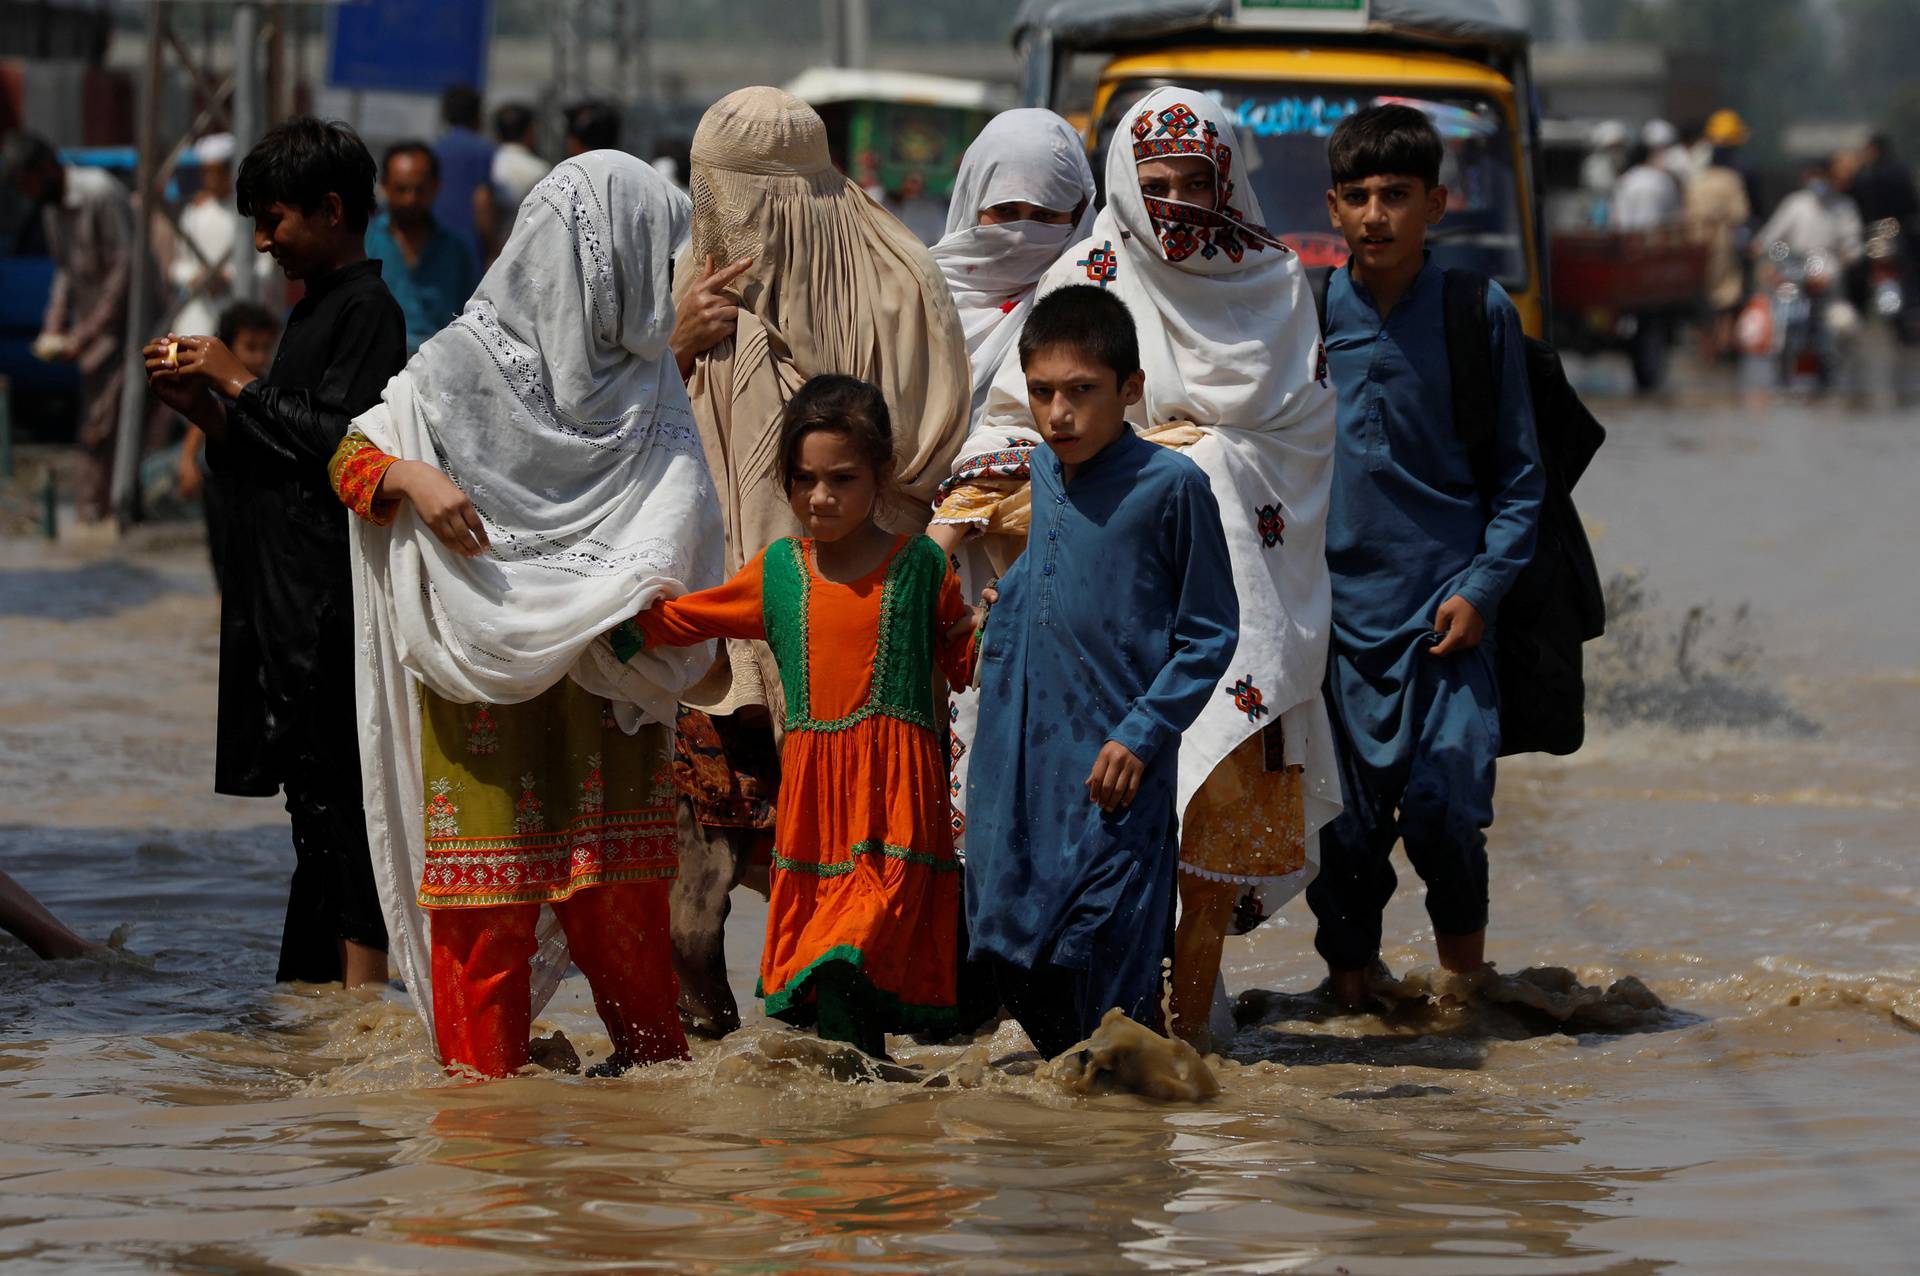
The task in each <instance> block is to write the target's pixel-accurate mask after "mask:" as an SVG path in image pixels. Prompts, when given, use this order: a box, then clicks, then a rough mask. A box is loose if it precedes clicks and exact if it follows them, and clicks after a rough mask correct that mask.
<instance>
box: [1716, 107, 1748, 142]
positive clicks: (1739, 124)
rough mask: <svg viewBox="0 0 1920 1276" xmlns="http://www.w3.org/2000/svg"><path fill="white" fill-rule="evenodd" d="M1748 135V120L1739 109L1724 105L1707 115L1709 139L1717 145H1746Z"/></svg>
mask: <svg viewBox="0 0 1920 1276" xmlns="http://www.w3.org/2000/svg"><path fill="white" fill-rule="evenodd" d="M1747 136H1748V134H1747V122H1746V121H1745V120H1743V119H1741V118H1740V113H1739V112H1738V111H1730V110H1728V109H1726V108H1725V107H1722V108H1721V109H1720V110H1717V111H1715V112H1714V113H1713V114H1712V115H1709V116H1708V117H1707V140H1708V141H1709V142H1712V143H1713V144H1714V145H1715V146H1745V145H1746V144H1747Z"/></svg>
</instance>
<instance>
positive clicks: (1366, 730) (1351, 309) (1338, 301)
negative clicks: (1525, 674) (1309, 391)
mask: <svg viewBox="0 0 1920 1276" xmlns="http://www.w3.org/2000/svg"><path fill="white" fill-rule="evenodd" d="M1442 277H1443V272H1442V271H1441V269H1440V268H1439V267H1438V266H1435V265H1433V264H1432V263H1431V262H1429V263H1428V264H1427V266H1426V267H1425V269H1423V270H1422V271H1421V272H1420V274H1419V275H1418V276H1417V277H1416V278H1415V280H1414V282H1413V286H1412V287H1411V288H1410V289H1408V291H1407V294H1406V296H1404V297H1402V298H1401V299H1400V302H1399V304H1397V305H1396V306H1394V308H1393V312H1392V313H1391V314H1390V315H1388V316H1387V318H1386V319H1384V320H1383V319H1381V317H1380V312H1379V311H1378V310H1377V309H1375V307H1374V304H1373V300H1372V298H1371V297H1369V296H1368V295H1367V293H1366V288H1365V286H1364V285H1362V284H1360V283H1358V282H1356V281H1355V280H1354V279H1353V277H1352V275H1351V273H1350V272H1348V271H1345V270H1336V271H1335V272H1334V273H1333V278H1332V280H1331V282H1330V283H1329V285H1328V288H1327V365H1328V371H1329V372H1330V373H1331V374H1332V376H1333V384H1334V387H1335V389H1336V390H1337V391H1338V394H1339V402H1340V409H1339V411H1340V415H1339V428H1338V433H1337V439H1336V444H1335V449H1334V461H1333V494H1332V503H1331V506H1330V509H1329V512H1328V516H1327V565H1328V567H1329V568H1330V570H1331V572H1332V576H1333V651H1332V656H1333V668H1334V670H1335V675H1336V676H1335V678H1334V679H1333V685H1334V691H1335V695H1336V697H1337V700H1338V707H1339V708H1340V710H1342V716H1343V718H1344V720H1345V722H1346V725H1347V728H1348V730H1349V731H1350V732H1351V733H1352V738H1353V745H1354V748H1355V750H1356V751H1357V752H1358V754H1359V755H1360V758H1361V760H1362V761H1363V762H1364V763H1365V765H1366V766H1367V767H1368V768H1369V769H1372V770H1377V771H1388V772H1391V771H1403V770H1404V768H1405V767H1406V766H1407V764H1408V762H1409V761H1410V759H1411V755H1412V752H1413V749H1414V746H1415V742H1416V741H1417V739H1418V737H1419V734H1420V732H1421V730H1422V720H1423V719H1424V718H1426V717H1428V716H1429V715H1430V713H1432V712H1433V711H1435V705H1436V702H1438V712H1440V713H1442V714H1449V715H1450V714H1454V713H1473V714H1483V713H1487V714H1490V713H1492V712H1493V711H1494V710H1495V709H1496V708H1497V701H1496V699H1495V692H1494V685H1495V684H1494V681H1493V661H1492V651H1491V646H1490V643H1489V644H1483V645H1482V646H1481V647H1479V648H1477V649H1475V650H1473V651H1469V652H1465V653H1462V654H1460V655H1458V656H1455V657H1452V658H1450V659H1448V660H1443V661H1442V660H1434V659H1432V658H1431V657H1429V656H1428V655H1427V649H1428V647H1429V646H1430V645H1431V642H1432V634H1433V619H1434V614H1435V613H1436V612H1437V611H1439V610H1440V604H1441V603H1443V602H1445V601H1446V600H1447V599H1448V598H1451V597H1452V596H1453V595H1455V594H1459V595H1460V596H1461V597H1463V598H1465V599H1466V600H1467V601H1468V602H1470V603H1472V604H1473V606H1474V609H1475V610H1476V611H1478V612H1479V613H1480V615H1481V616H1482V617H1483V618H1484V619H1485V620H1486V622H1487V625H1488V635H1487V636H1488V638H1489V640H1491V639H1492V637H1493V633H1494V625H1495V620H1496V617H1497V615H1498V613H1499V609H1500V600H1501V599H1503V598H1504V597H1506V594H1507V591H1508V590H1509V589H1510V588H1512V586H1513V582H1514V579H1515V578H1516V577H1518V576H1519V574H1520V571H1521V569H1522V568H1524V567H1525V566H1526V565H1527V562H1528V560H1530V559H1531V558H1532V557H1533V542H1534V533H1535V530H1536V529H1537V527H1538V525H1539V521H1540V502H1541V500H1542V498H1543V497H1544V496H1545V494H1546V480H1545V478H1544V476H1543V472H1542V470H1541V468H1540V451H1539V446H1538V444H1537V442H1536V440H1535V438H1534V432H1533V403H1532V400H1531V398H1530V397H1529V395H1528V392H1527V372H1526V351H1525V347H1524V345H1523V344H1522V338H1521V334H1520V318H1519V315H1518V314H1517V313H1516V312H1515V311H1514V308H1513V303H1512V302H1511V301H1509V300H1508V299H1507V294H1506V293H1505V292H1504V291H1502V290H1501V288H1500V286H1499V285H1498V284H1491V285H1489V287H1488V289H1487V320H1488V323H1489V325H1490V328H1491V337H1492V346H1493V363H1494V366H1495V368H1496V369H1497V370H1498V376H1499V379H1500V384H1499V387H1498V389H1497V391H1496V394H1495V399H1496V401H1497V402H1498V404H1499V419H1498V420H1497V421H1496V422H1495V425H1494V431H1493V466H1492V474H1493V490H1494V493H1495V495H1494V499H1493V502H1492V508H1491V510H1489V509H1488V507H1487V505H1486V503H1485V502H1484V501H1483V500H1482V497H1481V494H1480V490H1479V488H1478V487H1477V486H1476V484H1475V482H1474V474H1473V467H1472V465H1471V463H1470V462H1469V460H1468V457H1467V449H1466V448H1465V447H1464V446H1463V445H1462V444H1461V442H1460V438H1459V435H1458V433H1457V432H1456V431H1455V429H1454V424H1453V381H1452V377H1451V376H1450V375H1449V372H1448V366H1447V339H1446V325H1445V316H1444V314H1443V313H1442V304H1441V290H1442ZM1487 744H1488V745H1490V746H1491V747H1492V748H1493V750H1494V754H1497V753H1498V745H1499V740H1498V734H1497V728H1496V730H1495V732H1494V733H1493V735H1492V736H1491V737H1490V738H1489V739H1488V741H1487ZM1494 754H1489V755H1488V757H1487V759H1486V761H1487V762H1488V764H1489V765H1491V763H1492V761H1493V757H1494Z"/></svg>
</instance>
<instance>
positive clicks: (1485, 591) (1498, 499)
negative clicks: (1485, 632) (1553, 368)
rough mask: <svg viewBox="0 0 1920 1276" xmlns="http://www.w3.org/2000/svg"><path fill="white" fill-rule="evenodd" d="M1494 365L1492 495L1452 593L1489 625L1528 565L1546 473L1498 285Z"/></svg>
mask: <svg viewBox="0 0 1920 1276" xmlns="http://www.w3.org/2000/svg"><path fill="white" fill-rule="evenodd" d="M1487 319H1488V322H1489V323H1490V324H1491V325H1492V329H1493V331H1492V339H1493V340H1492V344H1493V357H1494V363H1495V365H1496V366H1497V367H1498V368H1499V370H1500V386H1499V412H1498V415H1497V416H1496V417H1495V419H1494V430H1493V491H1492V499H1491V501H1490V505H1491V515H1490V517H1489V518H1488V520H1487V531H1486V536H1485V538H1484V539H1483V540H1482V541H1481V549H1480V553H1479V554H1478V555H1477V556H1475V558H1474V560H1473V563H1472V564H1471V565H1470V566H1469V567H1468V568H1467V572H1466V574H1465V575H1464V576H1462V577H1461V578H1460V584H1459V586H1458V587H1457V588H1456V590H1455V592H1456V593H1458V594H1459V595H1460V596H1461V597H1462V598H1465V599H1466V600H1467V601H1468V602H1470V603H1472V604H1473V609H1474V610H1475V611H1477V612H1479V613H1480V615H1481V617H1482V618H1483V619H1485V620H1488V621H1491V620H1492V619H1493V618H1494V616H1495V614H1496V613H1497V612H1498V611H1499V609H1500V602H1501V600H1502V599H1504V598H1505V597H1506V596H1507V591H1508V590H1510V589H1512V588H1513V582H1514V581H1516V580H1518V579H1519V577H1520V573H1521V571H1522V570H1523V569H1524V568H1525V567H1526V565H1527V564H1528V563H1529V562H1531V561H1532V560H1533V548H1534V542H1535V540H1536V539H1537V533H1538V532H1539V528H1540V506H1541V503H1542V502H1543V501H1544V500H1545V499H1546V494H1547V481H1546V471H1545V470H1544V469H1542V468H1541V464H1540V441H1539V439H1538V437H1537V436H1536V435H1535V433H1534V424H1533V395H1532V393H1531V391H1530V390H1529V389H1528V387H1527V350H1526V339H1525V337H1524V336H1522V334H1521V332H1520V316H1519V314H1518V312H1516V311H1515V310H1514V308H1513V303H1512V302H1511V301H1509V300H1508V299H1507V294H1506V293H1505V292H1502V291H1501V290H1500V286H1499V285H1498V284H1493V285H1490V286H1489V287H1488V289H1487Z"/></svg>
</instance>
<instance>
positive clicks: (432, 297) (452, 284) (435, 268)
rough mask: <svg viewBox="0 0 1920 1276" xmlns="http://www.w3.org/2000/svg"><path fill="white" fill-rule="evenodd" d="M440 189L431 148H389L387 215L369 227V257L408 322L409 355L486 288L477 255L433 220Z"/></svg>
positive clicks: (383, 180) (383, 181) (384, 175)
mask: <svg viewBox="0 0 1920 1276" xmlns="http://www.w3.org/2000/svg"><path fill="white" fill-rule="evenodd" d="M439 189H440V166H439V161H437V160H436V159H434V156H433V152H432V151H431V150H430V149H428V147H427V144H426V143H425V142H400V143H398V144H396V145H394V146H392V147H390V148H388V150H387V156H386V160H385V162H384V163H383V164H382V165H381V169H380V191H381V194H383V195H384V196H386V200H387V211H386V212H384V213H382V214H381V215H380V216H378V217H376V218H374V219H373V222H372V224H371V225H369V226H368V227H367V256H369V257H372V258H373V259H374V260H376V261H378V262H379V263H380V270H381V277H382V278H384V279H385V280H386V283H387V288H388V290H389V291H391V292H392V293H393V298H394V300H395V301H398V302H399V303H400V309H401V311H402V312H403V313H404V314H405V315H406V317H407V353H408V354H409V355H411V354H412V353H413V352H414V351H415V350H418V349H419V348H420V345H421V343H422V342H424V341H425V340H426V339H427V338H428V337H431V336H432V335H433V334H434V333H436V332H438V331H440V329H442V328H444V327H446V326H447V324H449V323H451V322H452V321H453V319H454V316H456V315H458V314H459V313H460V310H461V308H462V307H463V306H465V305H466V304H467V297H468V296H469V295H470V294H471V293H472V292H473V288H474V285H475V284H477V283H479V282H480V280H479V275H478V273H477V272H476V271H475V270H474V267H473V254H472V253H471V252H469V251H468V250H467V246H466V245H465V244H463V243H462V242H461V241H460V238H459V236H457V235H455V234H454V233H453V232H452V231H450V230H448V229H447V228H446V227H445V226H442V225H441V224H440V223H439V221H438V219H436V218H435V217H434V215H433V200H434V196H435V195H436V194H437V193H438V192H439Z"/></svg>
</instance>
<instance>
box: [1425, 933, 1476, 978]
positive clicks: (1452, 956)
mask: <svg viewBox="0 0 1920 1276" xmlns="http://www.w3.org/2000/svg"><path fill="white" fill-rule="evenodd" d="M1433 947H1434V950H1435V951H1436V952H1437V953H1438V954H1439V956H1440V965H1441V966H1443V967H1444V968H1446V969H1447V970H1451V971H1452V972H1453V973H1454V974H1456V975H1471V974H1475V973H1477V972H1479V971H1482V970H1486V969H1488V966H1487V931H1486V928H1485V927H1484V926H1483V927H1481V928H1480V929H1479V930H1476V931H1474V932H1473V934H1471V935H1442V934H1440V933H1438V932H1435V934H1434V936H1433Z"/></svg>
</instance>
